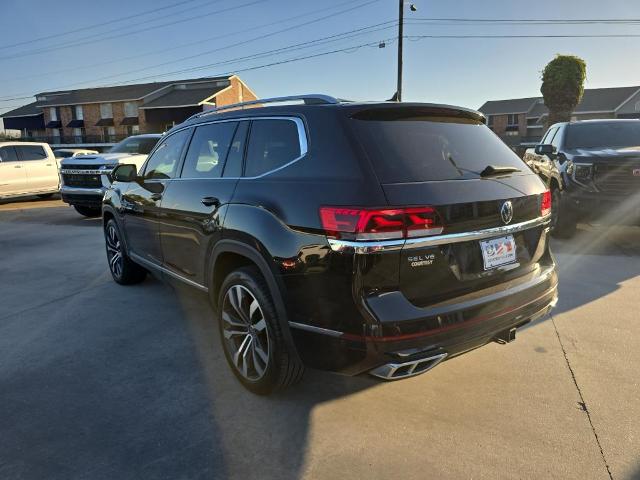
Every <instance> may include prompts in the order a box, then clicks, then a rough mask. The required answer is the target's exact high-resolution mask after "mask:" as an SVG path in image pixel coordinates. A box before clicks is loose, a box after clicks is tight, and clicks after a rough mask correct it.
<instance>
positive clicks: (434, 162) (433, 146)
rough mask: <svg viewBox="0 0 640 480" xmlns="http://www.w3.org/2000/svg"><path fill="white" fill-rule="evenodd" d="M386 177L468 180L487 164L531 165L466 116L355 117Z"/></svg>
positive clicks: (396, 179) (362, 138) (363, 139)
mask: <svg viewBox="0 0 640 480" xmlns="http://www.w3.org/2000/svg"><path fill="white" fill-rule="evenodd" d="M352 122H353V124H354V125H355V131H356V134H357V136H358V137H359V139H360V141H361V143H362V144H363V146H364V149H365V151H366V153H367V155H368V156H369V158H370V159H371V162H372V163H373V168H374V169H375V171H376V174H377V176H378V179H379V180H380V181H381V182H382V183H406V182H424V181H431V180H467V179H471V178H478V177H479V175H480V172H482V171H483V170H484V169H485V168H486V167H487V166H489V165H492V166H500V167H515V168H517V169H519V170H521V171H523V172H528V168H527V167H526V165H525V164H524V162H522V160H520V158H519V157H518V156H517V155H516V154H515V153H513V151H512V150H511V149H510V148H509V147H507V146H506V145H505V144H504V143H503V142H502V141H501V140H500V139H499V138H498V137H497V136H496V135H495V134H494V133H493V132H492V131H491V130H490V129H489V128H488V127H487V126H485V125H484V124H482V123H480V122H478V121H477V120H471V119H466V118H448V117H409V118H394V119H385V120H377V119H373V120H369V119H353V120H352Z"/></svg>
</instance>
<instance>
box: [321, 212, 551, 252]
mask: <svg viewBox="0 0 640 480" xmlns="http://www.w3.org/2000/svg"><path fill="white" fill-rule="evenodd" d="M550 219H551V216H550V215H547V216H544V217H538V218H534V219H533V220H527V221H526V222H521V223H514V224H513V225H503V226H501V227H494V228H487V229H484V230H476V231H473V232H463V233H448V234H444V235H433V236H431V237H419V238H407V239H401V240H385V241H381V242H370V241H369V242H367V241H346V240H337V239H334V238H329V239H327V240H328V242H329V246H330V247H331V250H333V251H334V252H342V251H353V252H354V253H360V254H367V253H376V252H388V251H396V250H401V249H403V248H404V249H414V248H425V247H435V246H438V245H445V244H451V243H461V242H470V241H473V240H482V239H485V238H490V237H496V236H499V235H508V234H511V233H517V232H521V231H523V230H527V229H529V228H534V227H537V226H540V225H544V224H546V223H548V222H549V221H550Z"/></svg>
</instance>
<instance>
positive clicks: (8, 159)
mask: <svg viewBox="0 0 640 480" xmlns="http://www.w3.org/2000/svg"><path fill="white" fill-rule="evenodd" d="M59 186H60V179H59V176H58V165H57V163H56V159H55V157H54V155H53V152H52V151H51V147H49V145H48V144H46V143H36V142H0V198H3V199H4V198H13V197H19V196H23V195H38V196H40V197H48V196H50V195H52V194H54V193H57V192H58V190H59Z"/></svg>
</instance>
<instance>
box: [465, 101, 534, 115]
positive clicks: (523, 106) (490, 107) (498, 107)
mask: <svg viewBox="0 0 640 480" xmlns="http://www.w3.org/2000/svg"><path fill="white" fill-rule="evenodd" d="M538 98H540V97H527V98H512V99H509V100H489V101H488V102H485V103H484V105H482V106H481V107H480V108H479V109H478V110H480V111H481V112H482V113H484V114H485V115H500V114H505V113H526V112H527V111H529V108H531V105H533V103H534V102H535V101H536V100H537V99H538Z"/></svg>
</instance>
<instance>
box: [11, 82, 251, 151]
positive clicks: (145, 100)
mask: <svg viewBox="0 0 640 480" xmlns="http://www.w3.org/2000/svg"><path fill="white" fill-rule="evenodd" d="M256 99H257V97H256V95H255V94H254V93H253V92H252V91H251V89H250V88H249V87H248V86H247V85H246V84H245V83H244V82H243V81H242V80H241V79H240V78H239V77H238V76H236V75H232V76H228V77H216V78H196V79H188V80H172V81H167V82H156V83H144V84H137V85H122V86H116V87H103V88H86V89H81V90H65V91H56V92H43V93H39V94H37V95H36V101H35V102H32V103H30V104H28V105H24V106H23V107H19V108H17V109H15V110H12V111H10V112H7V113H5V114H3V115H2V118H3V120H4V124H5V129H14V130H20V131H21V132H22V138H24V139H25V140H26V139H29V140H35V141H45V142H48V143H50V144H51V145H52V146H54V147H55V146H61V145H69V144H75V145H78V146H85V147H107V146H110V145H113V144H114V143H116V142H118V141H120V140H122V139H123V138H126V137H128V136H130V135H135V134H138V133H161V132H164V131H166V130H168V129H169V128H171V127H172V126H173V125H175V124H177V123H180V122H182V121H184V120H185V119H186V118H188V117H189V116H191V115H193V114H194V113H197V112H201V111H203V109H206V108H210V107H212V106H222V105H229V104H232V103H237V102H242V101H249V100H256Z"/></svg>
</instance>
